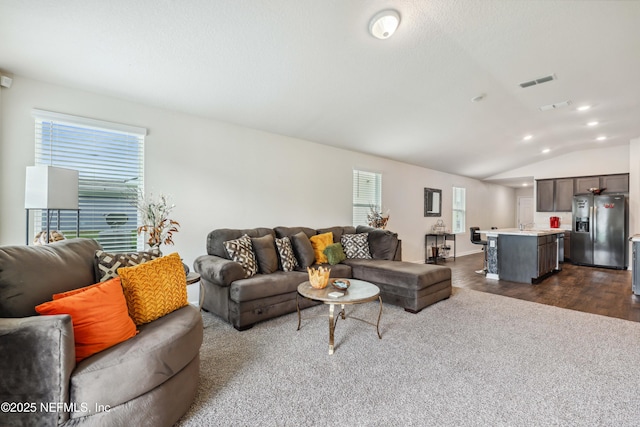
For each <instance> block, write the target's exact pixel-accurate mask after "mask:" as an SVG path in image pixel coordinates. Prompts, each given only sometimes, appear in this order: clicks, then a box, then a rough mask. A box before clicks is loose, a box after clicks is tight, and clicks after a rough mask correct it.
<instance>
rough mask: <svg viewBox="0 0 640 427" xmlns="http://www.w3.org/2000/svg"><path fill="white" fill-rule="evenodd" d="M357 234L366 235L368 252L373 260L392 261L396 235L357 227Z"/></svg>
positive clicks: (380, 230) (386, 231)
mask: <svg viewBox="0 0 640 427" xmlns="http://www.w3.org/2000/svg"><path fill="white" fill-rule="evenodd" d="M356 232H357V233H368V237H367V240H368V241H369V250H370V251H371V257H372V258H373V259H386V260H392V259H393V258H394V256H395V254H396V249H397V248H398V244H399V241H398V233H394V232H392V231H389V230H382V229H379V228H373V227H368V226H366V225H359V226H358V227H357V228H356Z"/></svg>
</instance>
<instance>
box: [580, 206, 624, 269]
mask: <svg viewBox="0 0 640 427" xmlns="http://www.w3.org/2000/svg"><path fill="white" fill-rule="evenodd" d="M628 211H629V208H628V203H627V197H626V196H625V195H623V194H614V195H599V196H597V195H593V194H584V195H578V196H574V198H573V229H572V233H571V261H573V262H574V263H575V264H582V265H592V266H601V267H612V268H621V269H626V268H627V266H628V264H629V262H628V260H629V254H628V252H629V250H628V242H627V238H628V231H627V227H628V225H627V224H628Z"/></svg>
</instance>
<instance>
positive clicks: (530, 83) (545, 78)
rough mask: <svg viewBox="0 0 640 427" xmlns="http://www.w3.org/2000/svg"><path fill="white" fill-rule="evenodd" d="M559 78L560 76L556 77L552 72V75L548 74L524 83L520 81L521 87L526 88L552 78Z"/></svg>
mask: <svg viewBox="0 0 640 427" xmlns="http://www.w3.org/2000/svg"><path fill="white" fill-rule="evenodd" d="M557 79H558V78H557V77H556V75H555V74H551V75H548V76H544V77H540V78H539V79H535V80H531V81H528V82H522V83H520V87H521V88H526V87H530V86H535V85H539V84H542V83H546V82H550V81H551V80H557Z"/></svg>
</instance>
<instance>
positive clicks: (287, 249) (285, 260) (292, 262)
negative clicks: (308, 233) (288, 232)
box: [276, 237, 298, 271]
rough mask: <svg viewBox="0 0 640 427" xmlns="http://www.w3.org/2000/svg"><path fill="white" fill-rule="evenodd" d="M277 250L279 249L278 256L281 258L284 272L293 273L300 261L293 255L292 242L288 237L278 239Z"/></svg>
mask: <svg viewBox="0 0 640 427" xmlns="http://www.w3.org/2000/svg"><path fill="white" fill-rule="evenodd" d="M276 248H278V255H279V256H280V264H281V265H282V270H283V271H293V270H294V269H295V268H296V267H297V266H298V260H297V259H296V256H295V255H294V253H293V247H292V246H291V240H289V238H288V237H283V238H282V239H276Z"/></svg>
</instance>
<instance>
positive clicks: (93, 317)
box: [36, 277, 137, 362]
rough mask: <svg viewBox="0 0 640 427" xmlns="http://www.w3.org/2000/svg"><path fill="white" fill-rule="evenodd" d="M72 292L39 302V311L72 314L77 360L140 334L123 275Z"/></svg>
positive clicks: (50, 313) (47, 313)
mask: <svg viewBox="0 0 640 427" xmlns="http://www.w3.org/2000/svg"><path fill="white" fill-rule="evenodd" d="M68 293H69V294H71V295H67V296H64V294H67V293H66V292H65V293H64V294H56V295H55V296H54V298H55V297H57V299H54V301H49V302H45V303H43V304H40V305H38V306H37V307H36V311H37V312H38V313H40V314H44V315H53V314H69V315H71V321H72V323H73V335H74V337H75V343H76V362H79V361H81V360H82V359H85V358H87V357H89V356H91V355H92V354H95V353H98V352H100V351H102V350H104V349H107V348H109V347H112V346H114V345H116V344H118V343H121V342H122V341H125V340H127V339H129V338H131V337H133V336H135V335H136V333H137V331H136V325H135V324H134V323H133V321H132V320H131V318H130V317H129V314H128V312H127V301H126V300H125V299H124V294H123V293H122V286H121V285H120V278H119V277H116V278H114V279H111V280H109V281H106V282H103V283H100V284H98V285H97V286H96V285H91V286H87V287H85V288H80V289H75V290H73V291H69V292H68ZM61 295H62V296H61Z"/></svg>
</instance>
